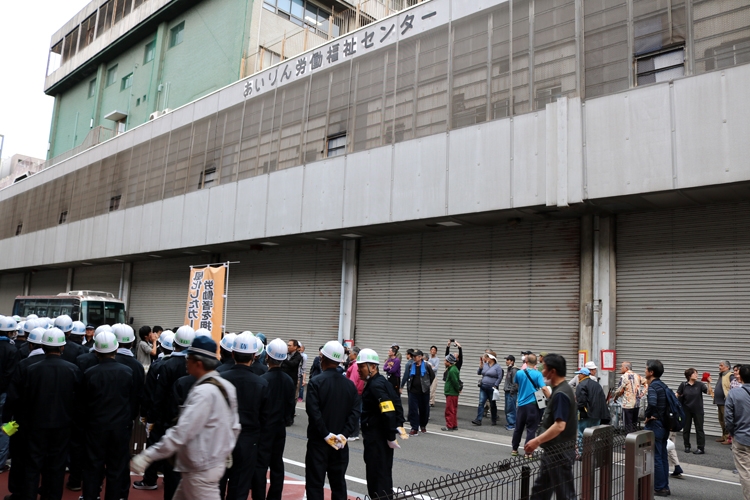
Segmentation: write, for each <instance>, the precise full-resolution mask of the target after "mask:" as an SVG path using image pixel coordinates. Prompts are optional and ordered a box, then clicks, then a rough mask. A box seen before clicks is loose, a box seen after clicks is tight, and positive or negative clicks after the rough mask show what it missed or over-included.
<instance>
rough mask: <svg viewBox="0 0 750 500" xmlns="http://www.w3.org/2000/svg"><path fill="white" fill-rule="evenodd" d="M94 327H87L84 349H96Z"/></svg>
mask: <svg viewBox="0 0 750 500" xmlns="http://www.w3.org/2000/svg"><path fill="white" fill-rule="evenodd" d="M95 330H96V328H94V325H86V333H85V334H84V339H83V347H85V348H87V349H89V350H90V349H92V348H93V347H94V331H95Z"/></svg>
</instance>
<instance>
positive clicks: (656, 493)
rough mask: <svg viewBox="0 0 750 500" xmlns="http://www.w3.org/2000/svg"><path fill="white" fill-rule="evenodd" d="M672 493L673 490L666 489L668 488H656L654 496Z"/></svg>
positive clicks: (664, 495) (666, 495) (665, 495)
mask: <svg viewBox="0 0 750 500" xmlns="http://www.w3.org/2000/svg"><path fill="white" fill-rule="evenodd" d="M671 494H672V492H671V491H669V490H666V489H664V490H654V496H657V497H668V496H669V495H671Z"/></svg>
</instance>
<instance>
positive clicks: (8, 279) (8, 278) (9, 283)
mask: <svg viewBox="0 0 750 500" xmlns="http://www.w3.org/2000/svg"><path fill="white" fill-rule="evenodd" d="M61 291H63V292H64V291H65V290H61ZM19 295H23V273H17V274H2V275H0V314H4V315H6V316H10V315H11V314H12V312H13V303H14V301H15V300H16V297H18V296H19Z"/></svg>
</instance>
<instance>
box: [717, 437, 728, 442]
mask: <svg viewBox="0 0 750 500" xmlns="http://www.w3.org/2000/svg"><path fill="white" fill-rule="evenodd" d="M724 441H726V438H725V437H724V436H722V437H720V438H719V439H716V442H717V443H723V442H724Z"/></svg>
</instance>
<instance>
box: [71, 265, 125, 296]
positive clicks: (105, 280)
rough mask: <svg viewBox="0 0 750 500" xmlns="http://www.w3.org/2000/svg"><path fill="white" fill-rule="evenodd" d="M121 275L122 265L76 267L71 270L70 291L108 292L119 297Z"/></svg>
mask: <svg viewBox="0 0 750 500" xmlns="http://www.w3.org/2000/svg"><path fill="white" fill-rule="evenodd" d="M121 274H122V264H108V265H106V266H81V267H77V268H75V269H74V270H73V286H72V290H92V291H97V292H109V293H111V294H113V295H114V296H115V297H119V294H120V275H121Z"/></svg>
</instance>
